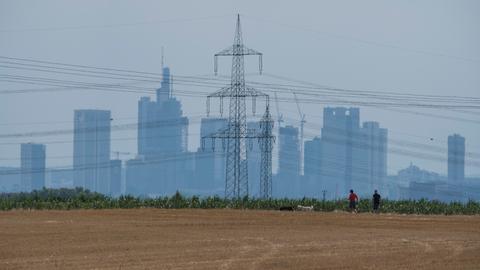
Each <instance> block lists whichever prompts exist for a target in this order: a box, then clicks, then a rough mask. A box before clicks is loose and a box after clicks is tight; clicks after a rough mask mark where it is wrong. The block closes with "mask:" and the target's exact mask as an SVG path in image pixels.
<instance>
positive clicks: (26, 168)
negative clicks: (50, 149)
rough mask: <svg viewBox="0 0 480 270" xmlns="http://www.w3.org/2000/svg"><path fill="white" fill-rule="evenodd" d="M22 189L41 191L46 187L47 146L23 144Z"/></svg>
mask: <svg viewBox="0 0 480 270" xmlns="http://www.w3.org/2000/svg"><path fill="white" fill-rule="evenodd" d="M20 154H21V186H22V187H21V189H22V190H23V191H27V192H29V191H32V190H40V189H42V188H43V187H45V145H44V144H35V143H22V144H21V153H20Z"/></svg>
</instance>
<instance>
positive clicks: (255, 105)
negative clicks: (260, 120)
mask: <svg viewBox="0 0 480 270" xmlns="http://www.w3.org/2000/svg"><path fill="white" fill-rule="evenodd" d="M256 112H257V99H256V97H255V96H253V97H252V114H253V116H255V113H256Z"/></svg>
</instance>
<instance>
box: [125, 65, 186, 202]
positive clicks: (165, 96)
mask: <svg viewBox="0 0 480 270" xmlns="http://www.w3.org/2000/svg"><path fill="white" fill-rule="evenodd" d="M162 72H163V73H162V74H163V76H162V81H161V85H160V88H158V89H157V93H156V98H157V100H156V101H151V100H150V98H149V97H142V98H141V99H140V100H139V102H138V131H137V132H138V142H137V146H138V154H139V156H138V157H137V159H135V160H131V161H129V162H127V163H126V168H127V179H126V181H127V185H126V186H127V191H128V192H133V193H135V194H151V195H167V194H170V193H172V192H175V191H176V190H178V189H179V188H180V187H181V186H182V183H186V181H187V178H189V177H191V171H189V172H187V170H189V169H187V168H193V167H194V166H193V164H194V162H193V161H194V159H193V158H192V154H191V153H188V118H187V117H184V116H183V111H182V104H181V103H180V101H179V100H177V99H176V98H175V97H174V96H173V95H172V90H173V87H172V78H171V75H170V69H169V68H168V67H164V68H163V69H162ZM192 170H193V169H192Z"/></svg>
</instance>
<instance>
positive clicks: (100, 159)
mask: <svg viewBox="0 0 480 270" xmlns="http://www.w3.org/2000/svg"><path fill="white" fill-rule="evenodd" d="M109 168H110V111H104V110H75V115H74V134H73V169H74V174H73V182H74V186H75V187H83V188H85V189H89V190H92V191H97V192H101V193H105V194H108V193H110V178H109Z"/></svg>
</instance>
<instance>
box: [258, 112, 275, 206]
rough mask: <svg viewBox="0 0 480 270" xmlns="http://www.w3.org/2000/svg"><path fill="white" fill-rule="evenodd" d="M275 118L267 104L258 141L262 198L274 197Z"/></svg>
mask: <svg viewBox="0 0 480 270" xmlns="http://www.w3.org/2000/svg"><path fill="white" fill-rule="evenodd" d="M272 130H273V119H272V116H271V115H270V109H269V106H268V105H267V109H266V110H265V114H264V115H263V117H262V120H260V134H259V138H258V142H259V144H260V151H261V152H260V153H261V156H260V159H261V165H260V198H263V199H268V198H271V197H272V149H273V142H274V141H275V136H273V133H272Z"/></svg>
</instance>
